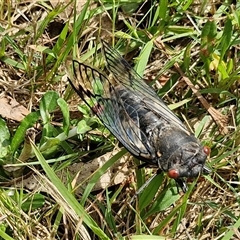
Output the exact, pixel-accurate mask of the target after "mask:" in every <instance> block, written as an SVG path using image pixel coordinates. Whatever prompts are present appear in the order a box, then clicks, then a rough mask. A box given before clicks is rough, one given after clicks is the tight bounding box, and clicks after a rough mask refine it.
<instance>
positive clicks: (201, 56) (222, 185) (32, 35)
mask: <svg viewBox="0 0 240 240" xmlns="http://www.w3.org/2000/svg"><path fill="white" fill-rule="evenodd" d="M53 3H54V2H53V1H49V2H40V1H33V2H24V1H18V2H11V1H8V2H3V3H2V7H1V8H0V9H1V10H0V16H1V18H0V19H1V22H0V38H1V42H0V43H1V44H0V60H1V69H0V71H1V74H0V101H1V102H0V143H1V145H0V160H1V167H0V173H1V174H0V177H1V180H0V182H1V188H0V213H1V218H0V235H1V237H0V238H1V239H40V238H41V239H143V238H144V239H165V238H167V239H238V238H240V233H239V230H238V229H239V225H240V219H239V210H240V199H239V189H240V187H239V163H238V161H239V156H238V155H239V147H238V145H239V134H238V132H239V124H240V111H239V109H240V108H239V106H238V105H239V92H238V91H239V79H240V74H239V72H240V71H239V70H240V65H239V62H240V61H239V57H240V52H239V39H240V38H239V28H240V5H239V3H238V2H237V1H236V2H234V1H222V2H221V3H217V2H215V1H210V2H204V1H203V2H201V1H176V0H173V1H167V0H164V1H159V2H158V1H154V0H152V1H140V0H139V1H132V2H129V1H95V2H94V1H90V0H89V1H86V2H84V3H85V5H81V4H80V2H78V1H70V2H69V4H66V3H63V4H61V5H56V4H53ZM71 10H72V11H71ZM100 38H104V39H105V40H106V41H109V43H110V44H112V45H113V46H115V47H116V49H118V51H119V52H120V53H121V54H122V55H124V57H125V58H126V59H127V60H128V61H129V62H130V63H131V65H132V66H133V67H134V68H135V70H136V71H137V72H138V73H139V74H140V75H141V76H143V77H144V79H146V80H147V81H148V83H149V84H152V85H153V87H154V88H155V89H156V91H157V92H158V95H159V96H161V97H162V98H163V99H164V101H165V102H166V103H167V104H168V105H169V107H170V108H171V109H173V111H174V112H175V113H176V114H177V115H178V116H179V117H180V118H181V119H182V120H183V121H184V122H185V124H186V125H187V126H188V127H189V128H191V129H192V131H193V132H194V134H195V135H196V136H197V137H198V138H199V139H200V141H201V142H202V143H203V144H204V145H208V146H209V147H211V156H210V158H209V160H208V163H207V164H208V166H209V167H210V168H211V169H212V173H211V174H210V175H207V176H204V177H203V178H202V179H199V180H198V181H197V180H196V181H195V180H193V181H191V182H190V183H189V190H188V191H187V192H186V193H185V194H181V193H179V191H178V189H177V187H176V184H175V182H174V181H171V180H170V179H168V178H167V176H166V175H165V174H160V175H158V176H157V177H156V178H154V179H153V181H151V182H150V184H149V185H148V186H147V187H146V188H145V189H144V190H143V192H142V193H141V194H140V195H139V196H138V197H137V198H136V197H135V195H134V194H135V192H136V191H137V189H139V188H140V187H141V186H142V185H143V184H144V182H145V181H146V180H147V179H148V178H149V177H150V176H152V174H153V173H154V171H155V170H154V169H147V168H146V169H144V168H143V169H137V165H138V164H139V163H140V162H139V161H138V160H137V159H132V158H131V156H130V155H129V154H128V153H126V150H124V149H119V147H118V142H117V141H116V139H115V138H114V136H112V135H111V134H110V133H109V131H108V130H107V129H105V128H104V126H103V125H102V123H101V122H100V121H99V120H98V119H97V118H96V117H94V116H93V115H92V113H91V111H90V110H89V109H88V108H87V107H86V105H84V104H83V103H82V102H81V100H80V99H79V98H77V97H76V95H75V94H74V93H73V91H72V89H71V88H70V86H69V84H68V81H67V76H69V75H71V72H70V70H69V69H70V67H69V66H70V65H71V60H72V59H79V60H80V61H82V62H86V63H87V64H89V65H94V66H95V67H96V68H101V69H103V68H104V62H103V58H102V55H101V53H100V51H98V50H99V49H100V47H101V46H100V44H99V39H100ZM2 99H5V100H6V101H4V102H3V101H2ZM12 99H15V100H16V101H17V104H15V105H14V104H13V103H12ZM6 102H7V104H5V103H6ZM3 104H5V105H3ZM77 105H79V108H77ZM3 106H4V107H3ZM19 106H23V107H24V109H25V110H24V111H27V112H28V114H25V115H27V116H23V117H21V116H19V115H18V114H20V113H21V111H23V110H22V109H21V108H20V107H19ZM79 110H80V111H79ZM23 115H24V114H23ZM92 159H95V160H93V161H90V160H92ZM120 159H122V161H121V163H119V160H120ZM120 173H121V174H122V175H120ZM99 181H100V183H99ZM103 183H105V185H110V186H111V187H109V188H106V187H102V185H104V184H103Z"/></svg>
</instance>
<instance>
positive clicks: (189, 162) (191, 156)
mask: <svg viewBox="0 0 240 240" xmlns="http://www.w3.org/2000/svg"><path fill="white" fill-rule="evenodd" d="M209 154H210V148H208V147H206V146H205V147H202V146H201V145H200V144H198V143H196V142H188V143H186V144H184V145H183V146H181V147H180V148H178V149H177V150H176V151H175V152H174V153H173V154H172V155H171V157H170V158H169V159H168V170H167V173H168V176H169V177H171V178H174V179H177V178H182V177H190V178H192V177H197V176H199V175H200V174H202V173H206V171H207V170H206V169H207V168H206V167H205V161H206V159H207V156H208V155H209Z"/></svg>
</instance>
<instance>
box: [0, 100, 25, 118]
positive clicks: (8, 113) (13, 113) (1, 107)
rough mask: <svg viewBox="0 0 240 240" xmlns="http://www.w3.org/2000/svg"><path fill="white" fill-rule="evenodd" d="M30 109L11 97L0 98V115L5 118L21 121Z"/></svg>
mask: <svg viewBox="0 0 240 240" xmlns="http://www.w3.org/2000/svg"><path fill="white" fill-rule="evenodd" d="M28 114H29V111H28V110H27V109H26V108H25V107H24V106H22V105H20V104H19V103H18V102H17V101H16V100H15V99H13V98H11V97H3V98H0V115H1V116H2V117H3V118H6V119H11V120H15V121H18V122H21V121H22V120H23V118H24V117H25V116H26V115H28Z"/></svg>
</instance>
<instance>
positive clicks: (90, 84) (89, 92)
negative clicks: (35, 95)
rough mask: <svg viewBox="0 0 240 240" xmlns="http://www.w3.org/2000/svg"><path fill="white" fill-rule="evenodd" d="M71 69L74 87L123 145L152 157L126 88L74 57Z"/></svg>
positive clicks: (151, 151) (151, 150) (134, 151)
mask: <svg viewBox="0 0 240 240" xmlns="http://www.w3.org/2000/svg"><path fill="white" fill-rule="evenodd" d="M73 72H74V77H75V81H74V82H72V81H71V80H70V79H69V82H70V84H71V86H72V87H73V89H74V90H75V91H76V92H77V93H78V95H79V96H80V98H81V99H82V100H83V101H84V102H85V103H86V104H87V105H88V106H89V107H90V108H91V109H92V111H93V112H94V113H95V114H96V115H97V116H98V117H99V119H100V120H101V121H102V122H103V124H104V125H105V126H106V127H107V128H108V129H109V130H110V131H111V132H112V134H113V135H114V136H115V137H116V138H117V139H118V140H119V141H120V142H121V143H122V144H123V145H124V146H125V148H127V149H128V151H130V152H131V153H132V154H133V155H135V156H140V157H142V158H145V159H152V158H154V157H155V152H154V149H152V147H151V145H150V144H149V142H148V139H147V137H146V135H145V133H144V132H143V131H142V130H141V129H140V127H139V116H138V111H137V109H135V107H134V106H131V105H130V104H127V103H126V95H128V94H127V92H126V91H128V90H127V89H125V87H121V86H114V84H112V83H111V82H110V80H109V79H108V78H107V77H106V76H104V74H102V73H100V72H99V71H98V70H96V69H94V68H92V67H90V66H87V65H85V64H83V63H79V62H78V61H75V60H74V61H73Z"/></svg>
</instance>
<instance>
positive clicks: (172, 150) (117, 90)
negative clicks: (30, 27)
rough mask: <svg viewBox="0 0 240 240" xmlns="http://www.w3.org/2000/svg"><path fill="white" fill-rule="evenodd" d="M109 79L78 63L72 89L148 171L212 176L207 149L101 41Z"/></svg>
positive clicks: (180, 179) (177, 175)
mask: <svg viewBox="0 0 240 240" xmlns="http://www.w3.org/2000/svg"><path fill="white" fill-rule="evenodd" d="M102 52H103V55H104V58H105V61H106V66H107V70H108V71H109V73H110V75H106V74H104V73H102V72H101V71H100V70H97V69H95V68H93V67H90V66H88V65H86V64H84V63H80V62H78V61H76V60H73V73H74V74H73V75H74V78H75V80H74V82H73V81H71V80H70V79H69V81H70V84H71V86H72V87H73V89H74V90H75V91H76V92H77V94H78V95H79V96H80V98H81V99H82V100H83V101H84V102H85V103H86V104H87V105H88V106H89V107H90V108H91V109H92V111H93V112H94V113H95V114H96V115H97V116H98V118H99V119H100V120H101V121H102V123H103V124H104V125H105V126H106V127H107V128H108V129H109V131H110V132H111V133H112V134H113V135H114V136H115V137H116V138H117V139H118V140H119V142H121V143H122V145H123V146H124V147H125V148H126V149H127V150H128V151H129V152H130V153H131V154H132V155H133V156H135V157H136V158H138V159H139V160H141V161H143V162H144V163H145V165H149V166H155V167H157V168H158V169H159V170H160V171H164V172H167V174H168V176H169V177H170V178H173V179H175V180H176V182H177V183H179V185H180V186H181V187H182V189H183V190H184V191H186V189H187V188H186V184H185V182H184V181H183V179H184V178H193V177H197V176H199V175H200V174H202V173H208V172H209V170H208V168H207V167H206V166H205V161H206V158H207V156H208V155H209V153H210V149H209V147H207V146H202V145H201V144H200V142H199V140H198V139H197V138H196V137H195V136H194V135H193V134H192V133H191V132H190V131H189V130H188V129H187V128H186V127H185V126H184V124H183V123H182V122H181V120H180V119H179V118H178V117H177V116H176V115H175V114H174V113H173V112H172V111H171V110H170V109H169V108H168V107H167V105H166V104H165V103H164V102H163V100H162V99H161V98H160V97H159V96H158V95H157V93H156V92H155V91H154V89H153V88H152V87H150V86H149V85H148V84H147V83H146V82H145V81H144V80H143V79H142V77H140V76H139V75H138V73H137V72H136V71H135V70H134V69H133V68H132V67H131V66H130V64H129V63H128V62H127V61H126V60H125V59H123V58H122V56H121V55H120V54H119V53H118V52H117V51H116V50H114V49H113V48H112V47H110V46H109V45H108V44H107V43H106V42H105V41H103V40H102Z"/></svg>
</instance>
